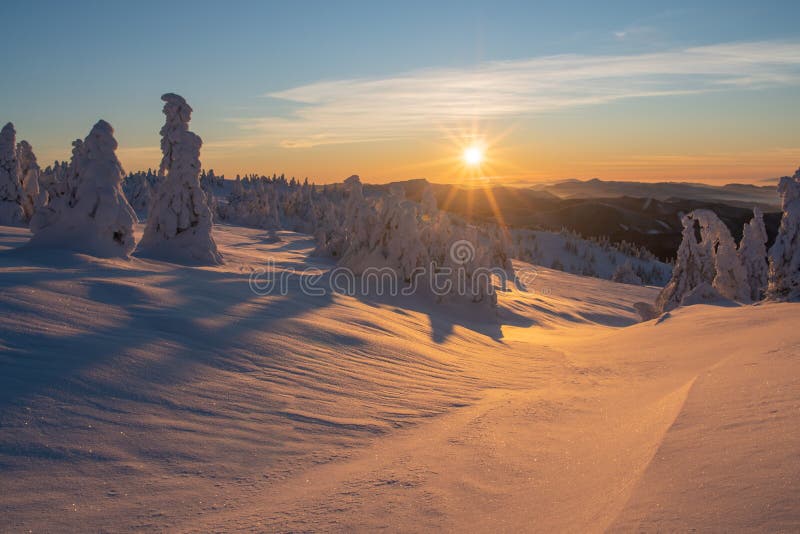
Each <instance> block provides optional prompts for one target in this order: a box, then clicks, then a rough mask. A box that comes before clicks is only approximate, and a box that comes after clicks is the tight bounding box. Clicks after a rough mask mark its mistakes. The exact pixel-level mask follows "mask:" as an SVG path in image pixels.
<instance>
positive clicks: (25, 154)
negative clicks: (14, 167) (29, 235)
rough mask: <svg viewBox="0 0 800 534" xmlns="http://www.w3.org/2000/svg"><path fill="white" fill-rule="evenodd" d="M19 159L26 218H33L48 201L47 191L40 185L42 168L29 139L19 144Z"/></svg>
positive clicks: (23, 206) (23, 207) (28, 219)
mask: <svg viewBox="0 0 800 534" xmlns="http://www.w3.org/2000/svg"><path fill="white" fill-rule="evenodd" d="M17 160H18V161H19V171H20V176H21V177H22V209H23V210H24V211H25V219H26V220H27V221H30V220H31V217H33V213H34V212H35V211H36V210H37V209H39V208H41V207H42V206H44V205H45V204H46V203H47V191H45V190H44V188H43V187H42V188H40V187H39V176H40V174H41V169H40V168H39V164H38V163H37V162H36V156H35V155H34V153H33V148H32V147H31V145H30V143H28V142H27V141H20V142H19V143H18V144H17Z"/></svg>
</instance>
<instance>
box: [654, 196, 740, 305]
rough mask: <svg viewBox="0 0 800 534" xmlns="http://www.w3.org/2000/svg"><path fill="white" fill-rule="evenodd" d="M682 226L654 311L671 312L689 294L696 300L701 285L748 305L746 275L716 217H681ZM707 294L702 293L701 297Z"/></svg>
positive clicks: (700, 212)
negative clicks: (674, 257)
mask: <svg viewBox="0 0 800 534" xmlns="http://www.w3.org/2000/svg"><path fill="white" fill-rule="evenodd" d="M681 222H682V223H683V234H682V240H681V244H680V247H679V248H678V257H677V260H676V262H675V267H674V270H673V272H672V278H671V279H670V281H669V282H668V283H667V285H666V287H664V289H663V290H662V291H661V293H660V294H659V296H658V299H657V300H656V309H657V310H658V311H659V312H665V311H669V310H672V309H674V308H676V307H678V306H680V305H682V302H683V300H684V298H685V297H686V296H687V295H689V294H693V295H694V298H696V297H697V295H698V293H697V292H694V290H695V288H697V287H699V286H700V285H701V284H707V285H708V286H709V287H711V288H713V290H714V291H715V292H716V293H717V294H719V295H720V296H722V297H724V298H726V299H730V300H736V301H739V302H750V286H749V284H748V281H747V271H746V269H745V266H744V265H743V264H742V262H741V260H740V258H739V255H738V254H737V249H736V243H735V242H734V240H733V237H732V236H731V233H730V231H729V230H728V228H727V227H726V226H725V224H724V223H723V222H722V221H721V220H720V219H719V217H717V216H716V215H715V214H714V212H712V211H709V210H704V209H701V210H695V211H693V212H692V213H689V214H688V215H684V217H683V218H682V220H681ZM698 231H699V234H700V241H699V242H698V241H697V235H696V234H697V232H698ZM706 293H708V291H706V290H704V293H703V294H706Z"/></svg>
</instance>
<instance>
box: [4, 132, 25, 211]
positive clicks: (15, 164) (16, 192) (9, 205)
mask: <svg viewBox="0 0 800 534" xmlns="http://www.w3.org/2000/svg"><path fill="white" fill-rule="evenodd" d="M16 136H17V132H16V131H15V130H14V125H13V124H11V123H10V122H9V123H8V124H6V125H5V126H3V129H2V130H0V224H2V225H8V226H17V225H21V224H24V223H25V220H26V219H25V210H24V209H23V208H22V202H23V200H22V199H23V195H22V181H21V180H20V171H19V161H18V160H17V145H16V141H17V139H16Z"/></svg>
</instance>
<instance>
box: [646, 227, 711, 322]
mask: <svg viewBox="0 0 800 534" xmlns="http://www.w3.org/2000/svg"><path fill="white" fill-rule="evenodd" d="M681 223H682V224H683V231H682V234H681V235H682V238H681V244H680V246H679V247H678V255H677V258H676V259H675V267H674V268H673V270H672V278H670V280H669V282H667V285H666V286H664V289H662V290H661V292H660V293H659V294H658V298H657V299H656V310H657V311H658V313H662V312H667V311H670V310H672V309H674V308H677V307H678V306H680V304H681V300H683V297H684V296H686V295H687V294H689V292H691V291H692V290H693V289H694V288H696V287H698V286H699V285H700V284H703V283H706V284H709V285H710V284H711V282H712V281H713V279H714V275H713V265H712V263H711V259H710V258H708V256H707V254H706V251H705V250H704V249H703V248H702V247H701V246H700V243H699V242H698V241H697V237H696V225H697V220H696V219H695V218H694V217H693V216H692V214H691V213H689V214H687V215H684V216H683V217H682V218H681Z"/></svg>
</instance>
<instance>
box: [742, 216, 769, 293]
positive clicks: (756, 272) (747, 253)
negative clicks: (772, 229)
mask: <svg viewBox="0 0 800 534" xmlns="http://www.w3.org/2000/svg"><path fill="white" fill-rule="evenodd" d="M739 261H741V262H742V265H744V268H745V271H746V272H747V286H748V287H749V288H750V300H753V301H759V300H761V299H763V298H764V292H765V291H766V289H767V272H768V264H767V228H766V226H764V215H763V214H762V213H761V210H760V209H758V208H757V207H756V208H754V209H753V219H752V220H751V221H750V222H749V223H747V224H745V225H744V232H743V235H742V241H741V243H739Z"/></svg>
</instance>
